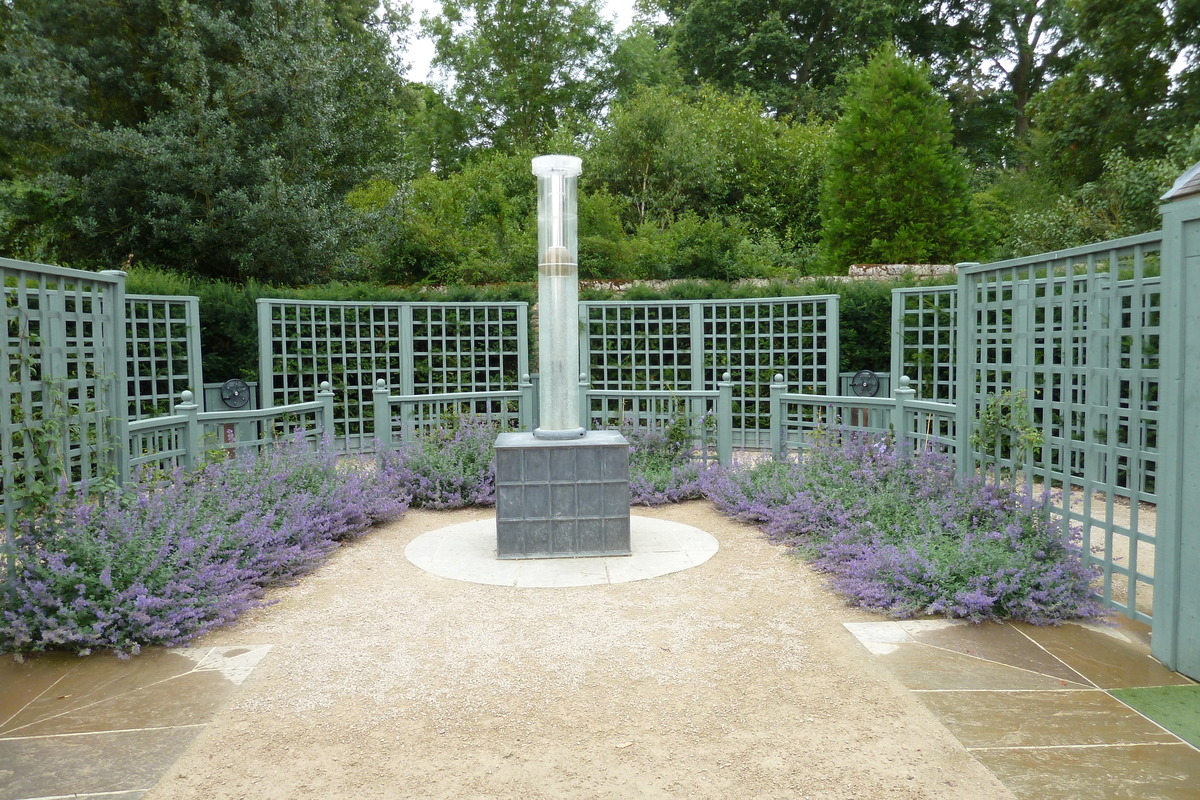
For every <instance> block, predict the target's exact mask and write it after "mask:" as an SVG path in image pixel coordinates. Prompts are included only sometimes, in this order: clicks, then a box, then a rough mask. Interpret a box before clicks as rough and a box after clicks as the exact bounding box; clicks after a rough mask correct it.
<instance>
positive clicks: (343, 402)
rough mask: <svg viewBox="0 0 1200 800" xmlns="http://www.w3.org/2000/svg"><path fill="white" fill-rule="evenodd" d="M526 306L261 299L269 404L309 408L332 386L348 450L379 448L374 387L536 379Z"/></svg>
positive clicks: (407, 388) (461, 388)
mask: <svg viewBox="0 0 1200 800" xmlns="http://www.w3.org/2000/svg"><path fill="white" fill-rule="evenodd" d="M528 326H529V316H528V304H527V303H520V302H506V303H372V302H325V301H306V300H278V299H260V300H259V301H258V331H259V381H260V383H259V386H260V391H261V396H262V401H263V403H264V406H266V407H270V406H275V405H284V404H288V403H298V402H304V401H307V400H312V399H313V398H314V397H315V396H316V391H317V385H318V384H319V383H320V382H321V381H323V380H328V381H329V382H330V383H331V384H332V385H333V390H334V392H335V393H336V395H337V398H338V401H337V408H336V411H335V418H336V420H337V422H336V425H335V433H336V438H337V439H338V441H339V442H340V443H341V444H342V445H343V446H344V447H345V448H346V449H347V450H349V451H364V450H371V449H373V446H374V440H375V436H376V434H375V425H374V408H373V404H372V387H374V385H375V381H376V380H377V379H383V380H384V381H385V382H386V385H387V388H388V389H389V390H390V391H391V393H392V394H399V395H412V394H434V393H441V392H482V391H505V390H515V389H517V388H518V386H519V382H520V379H521V376H522V375H524V374H527V373H528V371H529V349H528V348H529V327H528Z"/></svg>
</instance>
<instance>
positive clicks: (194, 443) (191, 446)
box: [171, 389, 201, 469]
mask: <svg viewBox="0 0 1200 800" xmlns="http://www.w3.org/2000/svg"><path fill="white" fill-rule="evenodd" d="M171 413H172V414H177V415H179V416H181V417H183V419H184V428H183V464H184V466H185V467H187V468H188V469H195V468H196V465H197V464H199V463H200V444H201V443H200V418H199V414H200V406H198V405H196V396H195V395H194V394H192V393H191V391H190V390H188V389H184V390H183V392H181V393H180V395H179V402H178V403H176V404H175V408H173V409H172V410H171Z"/></svg>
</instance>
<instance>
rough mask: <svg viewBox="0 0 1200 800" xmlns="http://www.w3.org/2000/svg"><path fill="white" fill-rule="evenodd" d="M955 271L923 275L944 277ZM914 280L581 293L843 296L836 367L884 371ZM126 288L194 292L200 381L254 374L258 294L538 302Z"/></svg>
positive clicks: (220, 286)
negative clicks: (894, 316)
mask: <svg viewBox="0 0 1200 800" xmlns="http://www.w3.org/2000/svg"><path fill="white" fill-rule="evenodd" d="M952 280H953V278H949V279H946V278H943V279H940V280H934V281H927V282H928V283H945V282H948V281H952ZM912 285H915V284H914V282H913V281H911V280H910V281H895V282H893V281H888V282H883V281H852V282H851V281H838V280H830V279H828V278H813V279H804V280H801V281H796V282H783V281H778V282H771V283H766V284H732V283H726V282H722V281H679V282H677V283H672V284H668V285H666V286H664V287H662V288H656V287H654V286H650V285H644V284H634V285H629V286H627V287H624V286H618V285H612V286H600V285H595V284H593V285H587V284H584V285H583V286H582V287H581V289H580V298H581V299H584V300H613V299H626V300H711V299H742V298H753V297H791V296H803V295H816V294H837V295H840V296H841V318H842V324H841V366H840V369H841V371H843V372H848V371H854V370H859V369H873V370H876V371H886V370H887V369H888V368H889V364H890V348H891V339H890V333H889V328H890V325H891V292H892V289H894V288H897V287H899V286H912ZM126 290H127V291H129V292H131V293H136V294H176V295H195V296H197V297H199V298H200V341H201V346H200V347H201V351H202V354H203V360H204V365H203V368H204V380H205V381H218V380H226V379H228V378H233V377H240V378H244V379H246V380H256V379H257V377H258V374H257V373H258V331H257V318H256V315H255V301H256V300H258V299H259V298H260V297H273V298H288V299H298V300H366V301H379V302H415V301H434V302H436V301H444V302H498V301H513V300H515V301H524V302H528V303H529V304H530V306H531V307H532V305H533V304H534V303H535V302H536V301H537V285H536V284H534V283H509V284H496V285H488V286H468V285H457V286H447V287H421V286H386V285H380V284H370V283H341V282H334V283H328V284H323V285H321V286H309V287H299V288H294V287H282V286H272V285H270V284H264V283H258V282H256V281H248V282H246V283H245V284H241V285H238V284H233V283H228V282H225V281H212V280H205V279H199V278H190V277H186V276H182V275H178V274H176V273H172V272H167V271H164V270H161V269H157V268H152V267H140V266H139V267H134V268H133V269H131V270H130V271H129V277H128V279H127V281H126Z"/></svg>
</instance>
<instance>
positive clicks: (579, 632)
mask: <svg viewBox="0 0 1200 800" xmlns="http://www.w3.org/2000/svg"><path fill="white" fill-rule="evenodd" d="M635 513H639V514H644V515H646V516H660V517H662V518H664V519H670V520H675V521H677V522H682V523H686V524H689V525H695V526H696V527H699V528H702V529H704V530H706V531H708V532H709V533H712V534H713V535H714V536H716V537H717V539H718V540H719V541H720V543H721V550H720V552H718V553H717V554H716V556H714V557H713V558H712V559H711V560H710V561H708V562H707V563H705V564H703V565H702V566H700V567H696V568H694V569H691V570H687V571H685V572H680V573H675V574H673V575H668V576H664V577H660V578H656V579H653V580H648V581H639V582H634V583H626V584H618V585H612V586H608V585H605V586H593V587H580V588H571V589H513V588H506V587H495V586H482V585H475V584H467V583H461V582H457V581H452V580H447V579H443V578H437V577H434V576H432V575H429V574H427V573H424V572H422V571H421V570H419V569H417V568H416V567H414V566H412V565H411V564H410V563H409V562H408V561H407V560H406V559H405V558H404V547H405V545H406V544H408V542H410V541H411V540H412V539H413V538H415V537H416V536H418V535H420V534H421V533H424V532H426V531H429V530H433V529H436V528H439V527H442V526H445V525H450V524H455V523H459V522H465V521H468V520H471V519H477V518H480V517H482V516H485V515H486V512H481V511H474V510H473V511H465V512H441V513H431V512H411V513H409V514H408V515H407V516H406V517H405V518H404V519H403V520H401V521H400V522H398V523H396V524H393V525H390V526H387V527H382V528H380V529H378V530H376V531H374V532H373V533H371V534H370V535H368V536H367V537H365V538H364V539H362V540H361V541H359V542H356V543H355V544H353V545H351V546H349V547H346V548H344V549H343V550H341V551H340V552H339V553H337V554H336V555H335V556H334V557H333V559H331V560H330V561H329V562H328V563H327V564H326V565H325V566H324V567H323V568H322V569H321V570H319V571H318V572H317V573H315V574H313V575H310V576H308V577H307V578H305V579H304V580H303V581H302V582H301V583H300V584H298V585H296V586H293V587H290V588H287V589H283V590H280V591H278V592H276V593H275V594H274V595H273V599H275V600H278V602H277V603H276V604H275V605H273V606H271V607H269V608H265V609H261V610H260V611H258V612H256V613H255V614H253V615H251V616H250V617H248V618H246V619H245V620H243V621H242V622H240V623H239V624H237V625H235V626H233V627H230V628H228V629H225V630H222V631H219V632H217V633H215V634H212V635H209V636H207V637H205V638H204V639H203V640H202V641H200V642H198V644H202V645H264V644H269V645H272V650H271V652H270V653H269V654H268V656H267V657H266V658H265V659H264V660H263V662H262V663H261V664H260V665H259V666H258V667H257V668H256V669H255V671H254V673H253V674H252V675H251V676H250V678H249V679H248V680H247V681H246V683H245V685H244V687H243V688H242V691H241V693H240V694H239V695H238V696H237V698H236V699H235V700H233V701H232V702H231V703H230V704H228V705H227V706H226V707H225V708H224V709H223V710H222V711H220V712H219V713H218V714H217V716H216V718H215V719H214V720H213V722H212V723H211V724H210V725H208V727H207V728H206V729H205V730H204V732H203V733H201V735H200V736H199V737H198V738H197V740H196V742H195V744H194V745H193V746H192V747H191V748H190V749H189V750H188V751H187V753H186V754H185V755H184V756H183V757H182V758H181V759H180V760H179V761H178V762H177V763H176V764H175V766H174V767H173V769H172V770H171V771H170V772H169V773H168V774H167V775H166V776H165V777H164V778H163V780H162V781H161V782H160V783H159V784H158V785H157V786H156V787H155V788H154V790H152V791H151V792H150V794H149V795H147V798H148V800H168V799H170V800H175V799H177V798H178V799H183V798H197V800H199V798H204V800H210V799H211V798H217V797H219V798H280V799H281V800H282V799H283V798H288V799H289V800H291V799H293V798H426V797H428V798H842V799H844V800H848V799H849V798H862V799H863V800H867V799H868V798H870V799H872V800H874V799H875V798H888V799H889V800H908V799H915V798H962V799H963V800H967V799H968V798H970V800H976V799H977V798H983V797H986V798H1000V799H1001V800H1003V799H1004V798H1012V794H1011V793H1010V792H1009V791H1008V790H1007V789H1005V788H1004V786H1003V785H1002V784H1001V783H1000V782H999V781H997V780H996V779H995V777H993V776H992V774H991V773H990V772H988V771H987V770H986V769H985V768H984V767H983V766H982V765H980V764H979V763H978V762H977V761H975V760H974V759H973V758H972V757H971V756H970V755H968V753H967V751H966V750H965V749H964V748H963V747H962V746H961V745H959V743H958V742H957V740H956V739H954V738H953V737H952V736H951V735H950V734H949V733H948V732H947V731H946V730H945V729H944V728H943V727H942V726H941V725H940V724H939V723H938V722H937V721H936V720H935V719H934V718H933V717H932V716H931V715H930V714H929V713H928V712H926V711H925V709H924V708H923V707H922V706H921V705H920V702H919V701H918V700H917V699H916V698H915V697H914V696H913V695H911V694H910V693H908V692H907V691H906V690H905V689H904V688H903V687H901V686H900V684H899V683H898V682H896V681H895V680H894V679H893V678H892V677H891V676H890V675H889V674H888V673H887V671H886V670H885V669H884V668H883V667H881V666H880V665H878V664H877V663H875V662H874V661H873V660H872V658H873V657H872V656H870V655H869V654H868V653H867V651H866V650H865V649H864V648H863V647H862V645H860V644H859V643H858V642H857V641H856V640H855V639H854V638H853V637H852V636H851V635H850V634H849V633H848V632H847V631H846V630H845V629H844V628H843V627H842V623H843V622H848V621H867V620H871V619H878V618H877V617H872V616H871V615H868V614H866V613H864V612H861V611H858V610H857V609H853V608H849V607H847V606H846V605H845V604H844V602H843V601H842V600H841V599H840V598H838V597H837V596H836V595H834V594H833V593H831V592H830V591H828V590H827V589H825V588H824V587H823V584H822V579H821V577H820V576H819V575H817V574H815V573H814V572H812V571H811V570H810V569H809V568H808V567H807V566H805V565H804V564H803V563H800V562H798V561H795V560H793V559H791V558H789V557H788V556H786V555H785V554H784V553H783V551H782V550H781V549H780V548H778V547H775V546H773V545H770V544H768V543H766V542H765V541H764V540H763V539H762V538H761V536H760V534H759V533H758V532H757V531H756V530H754V529H753V528H751V527H749V526H745V525H741V524H738V523H735V522H731V521H729V520H726V519H725V518H724V517H722V516H721V515H720V514H718V513H716V512H715V511H714V510H713V509H712V507H711V506H710V505H709V504H707V503H704V502H695V503H687V504H683V505H680V506H671V507H666V508H663V509H657V510H636V509H635Z"/></svg>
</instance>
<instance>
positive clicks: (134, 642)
mask: <svg viewBox="0 0 1200 800" xmlns="http://www.w3.org/2000/svg"><path fill="white" fill-rule="evenodd" d="M405 477H406V476H404V475H402V474H398V473H397V472H395V471H390V472H389V471H388V470H387V469H386V468H380V469H377V468H375V466H374V465H373V464H372V463H370V462H369V461H365V460H363V459H339V458H338V456H337V454H336V453H335V452H334V450H333V448H332V447H331V445H330V443H329V442H323V443H321V444H320V445H319V446H317V447H316V449H314V448H313V447H312V445H310V444H308V443H305V442H304V441H303V440H301V439H297V440H294V441H288V442H284V443H280V444H278V445H276V446H273V447H270V448H267V449H265V450H264V451H263V452H262V453H260V454H250V453H246V454H240V455H239V456H238V457H236V458H232V459H229V460H222V461H219V462H216V463H210V464H207V465H205V466H204V467H202V468H200V469H197V470H195V471H193V472H190V473H184V472H181V471H177V472H175V473H174V474H171V475H169V476H163V475H161V474H159V475H144V476H142V478H141V479H139V480H135V481H131V482H130V483H129V484H128V485H127V486H126V487H124V488H122V489H117V490H113V491H108V492H104V493H100V494H96V493H92V492H89V491H88V487H86V486H77V487H71V486H68V485H65V484H64V485H63V486H61V487H60V488H59V490H58V492H57V493H56V494H55V495H54V496H53V497H51V498H49V499H48V500H47V502H46V504H45V506H44V507H43V508H41V509H40V510H39V512H38V513H36V514H30V515H28V516H26V517H25V518H24V519H22V520H21V522H20V524H19V529H18V531H17V537H16V550H17V552H16V560H17V570H16V575H15V576H14V580H12V581H10V582H9V583H8V585H7V591H5V592H4V594H3V597H2V598H0V599H2V601H3V604H2V605H0V609H2V610H0V652H2V651H7V652H20V651H38V650H47V649H68V650H75V651H79V652H81V653H85V654H86V653H88V652H90V651H91V650H92V649H93V648H110V649H112V650H115V651H116V652H117V653H118V654H119V655H129V654H131V653H136V652H138V651H139V650H140V649H141V648H142V647H144V646H147V645H152V644H157V645H175V644H180V643H183V642H186V641H188V640H190V639H192V638H194V637H196V636H198V635H200V634H202V633H204V632H205V631H208V630H211V629H212V628H215V627H218V626H220V625H224V624H226V623H228V622H230V621H232V620H233V619H235V618H236V617H237V616H238V615H240V614H242V613H243V612H245V611H246V610H248V609H250V608H253V607H255V606H256V605H259V604H261V603H262V602H263V601H262V597H263V592H264V590H265V589H266V588H268V587H270V586H275V585H280V584H284V583H287V582H289V581H291V580H293V579H294V578H296V577H297V576H299V575H301V574H303V573H305V572H308V571H309V570H311V569H313V568H314V567H315V566H317V565H318V564H320V563H321V561H322V560H323V559H324V558H325V557H326V556H328V554H329V553H330V552H331V551H332V550H333V549H335V548H336V547H337V546H338V543H339V542H342V541H345V540H348V539H352V538H354V537H356V536H358V535H360V534H361V533H363V532H364V531H366V530H367V529H368V528H369V527H370V526H371V525H373V524H375V523H377V522H380V521H383V520H387V519H393V518H396V517H398V516H400V515H401V514H403V513H404V511H405V510H406V508H407V506H408V495H407V484H406V482H405Z"/></svg>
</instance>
